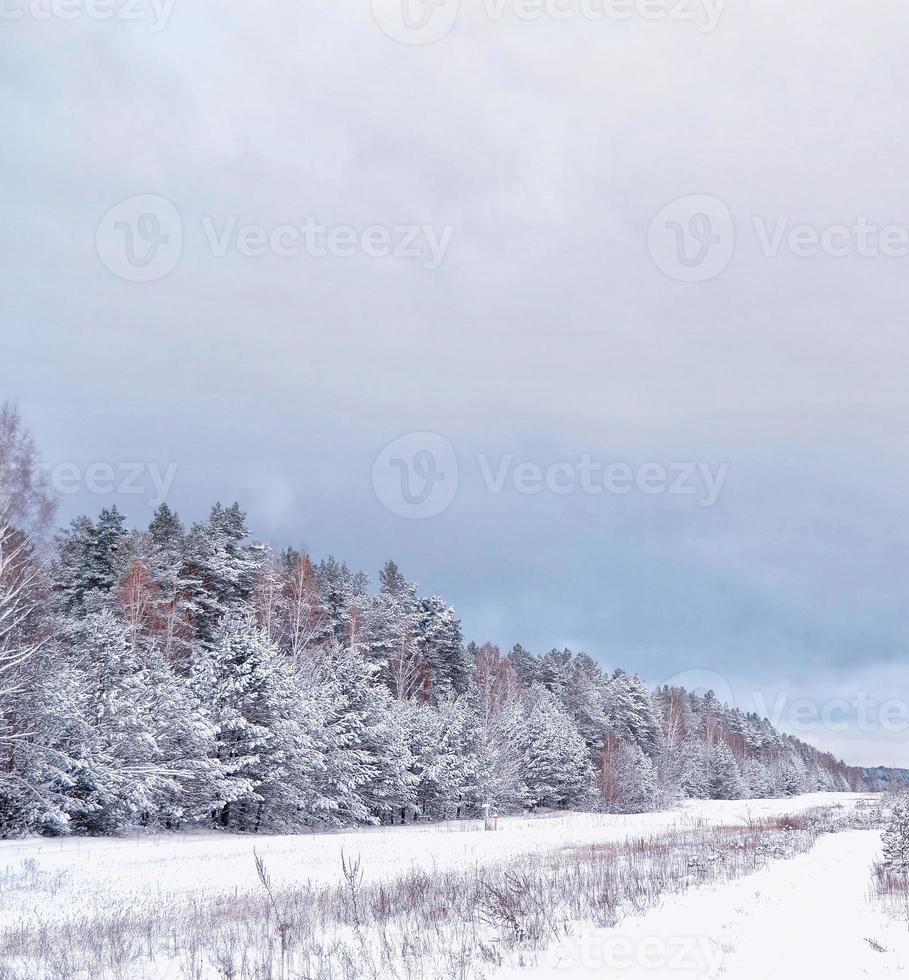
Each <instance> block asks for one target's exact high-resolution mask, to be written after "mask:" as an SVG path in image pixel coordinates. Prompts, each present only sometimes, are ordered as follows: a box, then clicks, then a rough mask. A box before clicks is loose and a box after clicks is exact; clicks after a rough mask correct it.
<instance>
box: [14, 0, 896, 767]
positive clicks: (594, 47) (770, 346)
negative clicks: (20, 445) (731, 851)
mask: <svg viewBox="0 0 909 980" xmlns="http://www.w3.org/2000/svg"><path fill="white" fill-rule="evenodd" d="M50 2H51V0H34V2H32V3H30V2H29V0H2V4H0V5H2V6H3V10H4V15H3V16H2V17H0V107H2V119H3V139H2V140H0V166H2V169H3V175H4V176H3V182H2V187H0V197H2V202H0V203H2V208H0V213H2V215H3V221H2V222H0V276H2V278H3V284H2V290H0V330H2V348H0V398H2V397H11V398H14V399H17V400H18V402H19V405H20V408H21V409H22V412H23V414H24V415H25V417H26V419H27V421H28V423H29V424H30V426H31V428H32V429H33V431H34V433H35V435H36V437H37V439H38V441H39V443H40V446H41V447H42V449H43V452H44V455H45V457H46V459H47V461H48V462H49V463H50V464H51V465H52V466H55V467H57V470H56V472H57V473H58V475H60V474H63V475H64V476H65V477H66V481H68V482H66V481H65V482H64V487H63V488H64V489H65V490H67V491H71V490H75V491H76V492H74V493H69V492H68V493H67V494H66V495H65V496H64V498H63V503H62V507H61V520H68V519H69V518H71V517H72V516H74V515H75V514H76V513H79V512H81V511H84V510H89V511H93V512H97V510H99V509H100V508H101V507H102V506H106V505H108V504H110V503H114V502H115V503H117V504H118V506H120V507H121V509H123V510H125V511H126V512H127V513H128V514H129V516H130V519H131V521H132V522H134V523H141V522H143V521H147V519H148V517H149V515H150V513H151V510H152V508H153V505H154V503H155V502H156V495H155V492H154V487H153V483H154V480H153V479H152V475H153V474H158V475H161V474H165V475H166V474H171V475H173V477H174V478H173V481H172V484H171V485H169V486H168V487H167V501H168V503H170V504H171V505H172V506H174V507H176V508H177V509H178V510H179V512H180V513H181V515H182V516H183V517H184V519H185V520H186V521H187V522H191V521H192V520H196V519H199V518H202V517H204V516H205V514H206V512H207V509H208V506H209V505H210V504H211V503H212V502H213V501H214V500H216V499H221V500H224V501H232V500H234V499H237V500H239V501H240V502H241V503H242V504H243V505H244V507H245V508H246V509H247V510H248V513H249V518H250V524H251V527H252V528H253V530H254V533H255V534H256V535H258V536H260V537H263V538H267V539H268V540H270V541H272V542H273V543H274V544H276V545H279V546H284V545H295V546H297V547H301V548H307V549H309V550H310V551H311V552H312V553H313V555H314V556H316V557H321V556H325V555H326V554H328V553H330V552H334V553H335V554H337V555H338V556H339V557H343V558H344V559H346V560H347V561H348V562H350V563H351V564H352V565H354V566H357V567H363V568H365V569H367V570H368V571H370V572H371V573H372V574H373V575H375V573H376V572H377V570H378V568H379V567H380V566H381V564H382V562H383V561H384V560H385V559H387V558H389V557H393V558H395V559H396V560H397V561H398V563H399V564H400V565H401V566H402V568H403V569H404V571H405V573H406V574H407V575H408V576H409V577H411V578H414V579H416V580H417V581H418V582H419V583H420V586H421V588H422V590H423V591H424V592H426V593H440V594H442V595H444V596H445V597H446V598H447V599H448V600H449V601H450V602H452V603H453V604H454V605H455V606H456V607H457V609H458V610H459V612H460V613H461V615H462V618H463V622H464V626H465V632H466V634H467V636H468V637H469V638H474V639H476V640H478V641H483V640H487V639H489V640H492V641H494V642H497V643H499V644H500V645H502V646H503V647H508V646H510V645H511V644H512V643H514V642H521V643H522V644H524V645H525V646H526V647H528V648H530V649H533V650H544V649H548V648H550V647H552V646H559V647H561V646H563V645H566V644H567V645H570V646H571V647H573V648H580V649H585V650H587V651H588V652H590V653H591V654H592V655H594V656H596V657H597V659H598V660H600V661H601V662H602V664H603V665H604V666H605V667H608V668H613V667H615V666H617V665H622V666H624V667H626V668H628V669H630V670H635V671H637V672H639V673H641V674H642V675H643V676H645V677H646V678H647V679H648V680H649V681H650V682H652V683H657V682H661V681H663V680H666V679H668V678H671V677H674V676H676V675H679V674H685V675H686V677H687V678H688V679H689V680H690V679H692V678H696V677H698V676H700V677H703V678H705V679H707V680H711V681H714V682H715V685H714V686H717V687H719V688H720V689H721V690H722V689H723V687H724V685H725V688H726V692H728V694H729V696H731V697H733V698H735V699H736V700H737V701H738V702H739V703H740V704H742V705H743V706H746V707H753V706H755V705H754V702H755V693H757V695H758V699H759V700H760V699H763V701H764V703H765V704H766V705H767V710H768V711H771V710H773V709H774V706H775V707H776V710H775V714H776V715H777V717H776V718H775V720H777V721H780V722H782V723H783V724H784V727H789V728H790V730H797V731H798V729H797V728H795V727H794V725H793V712H794V711H795V710H797V707H793V706H794V705H797V699H798V698H802V697H808V698H810V699H812V701H814V702H816V703H817V704H818V705H821V706H823V705H826V706H827V709H828V715H829V716H830V717H835V718H836V719H837V720H841V719H842V717H844V714H843V712H842V711H839V710H838V706H839V705H840V704H841V703H843V702H848V703H850V704H851V705H852V706H851V707H850V708H849V709H848V710H849V713H850V715H851V723H850V724H849V725H846V726H844V725H840V724H833V725H831V724H826V725H823V724H822V725H812V724H810V723H809V724H808V726H807V727H803V728H802V730H801V731H800V732H799V733H800V734H802V735H803V736H804V737H806V738H807V739H808V740H809V741H813V742H814V743H816V744H818V745H821V746H823V747H827V748H831V749H832V750H833V751H835V752H837V753H838V754H841V755H843V756H844V757H845V758H846V759H847V761H851V762H856V763H866V764H872V763H876V762H881V763H890V764H903V765H909V749H907V745H909V720H907V715H906V713H905V709H904V708H902V709H900V707H899V706H897V707H896V708H894V706H893V705H889V706H887V705H886V704H885V708H886V710H887V711H889V712H891V714H890V715H888V718H889V719H890V720H889V721H887V722H886V723H881V720H880V719H877V720H875V718H874V717H873V715H874V712H875V710H876V707H879V706H880V705H881V704H882V703H885V702H887V701H888V699H898V701H899V702H900V704H902V699H906V698H909V666H907V664H909V658H907V650H906V637H907V626H909V615H907V575H906V568H907V562H909V530H907V524H909V522H907V517H909V505H907V499H906V492H905V491H906V486H907V478H909V459H907V448H909V447H907V441H909V437H907V432H909V428H907V425H909V394H907V383H906V374H907V353H909V339H907V329H909V322H907V320H909V314H907V310H909V274H907V272H909V256H907V255H906V252H907V251H909V247H907V243H909V233H907V232H906V228H907V227H909V197H907V195H906V181H907V174H909V112H907V106H909V101H907V97H906V93H907V91H909V62H907V60H906V58H905V37H906V31H907V29H909V12H907V11H906V8H905V5H904V4H898V3H896V2H890V0H883V2H879V3H876V4H874V5H873V6H871V7H867V8H862V9H859V8H858V7H857V6H856V5H855V4H854V3H847V2H845V0H832V2H831V0H823V2H821V0H804V2H802V3H798V4H794V3H791V2H785V3H784V2H781V0H780V2H778V0H766V2H759V3H755V2H745V0H728V3H727V4H726V6H725V8H722V9H714V10H713V11H712V16H713V20H711V10H710V8H707V7H704V6H703V2H701V0H687V5H686V6H685V7H684V8H678V11H679V13H688V12H690V13H692V14H693V15H695V17H696V19H694V20H690V19H677V18H670V17H669V16H668V10H666V9H664V8H661V6H660V3H659V2H658V0H650V6H647V5H645V0H635V2H632V0H628V8H627V10H629V11H630V16H628V17H627V18H626V19H618V13H621V12H623V11H625V8H621V9H619V10H613V11H612V13H611V15H610V16H607V17H600V18H593V17H591V16H590V15H589V7H588V8H584V10H582V9H581V4H580V0H578V2H577V4H573V0H560V3H559V5H558V9H556V8H555V7H553V5H552V3H550V5H549V9H548V10H547V9H545V8H544V9H542V13H541V15H540V16H539V17H537V18H536V19H526V18H525V17H521V16H518V14H517V12H516V8H515V6H514V4H512V3H511V2H510V0H509V2H508V3H506V4H505V7H504V13H503V14H502V16H501V18H499V19H496V16H495V15H494V14H492V15H491V14H490V13H489V10H491V9H492V7H493V6H495V3H497V2H503V0H488V2H489V4H490V5H491V6H490V7H489V8H485V7H484V6H483V4H482V3H481V0H461V4H460V10H457V9H455V7H456V5H454V4H453V0H442V2H441V3H440V5H439V7H438V8H437V9H436V8H432V9H429V10H422V9H421V0H411V2H412V3H413V4H414V7H415V9H412V10H410V11H409V13H410V15H411V18H410V19H408V20H407V21H406V22H405V21H404V20H403V19H402V16H401V13H402V12H401V10H400V9H399V8H397V7H396V6H395V4H396V2H397V0H375V4H374V9H373V11H371V10H370V8H369V4H368V3H367V2H366V0H324V2H317V0H295V2H289V0H288V2H284V0H265V2H262V3H257V4H250V3H241V2H226V0H217V2H214V0H211V2H208V0H176V2H175V3H173V5H172V7H171V8H170V9H169V10H168V9H164V8H160V9H156V8H155V6H154V5H153V4H152V3H151V0H140V2H137V3H136V4H135V6H131V7H129V8H125V7H124V8H121V7H120V5H121V0H115V2H116V4H117V8H118V9H116V10H115V13H116V14H117V16H115V17H113V18H112V19H100V17H101V13H102V12H103V10H105V9H107V8H104V7H99V8H95V7H93V6H92V5H91V3H89V2H88V0H84V2H83V0H65V2H62V6H61V0H55V2H56V3H57V5H58V6H57V8H55V9H54V10H52V11H51V14H50V16H48V17H45V15H44V14H45V11H46V10H47V9H48V4H49V3H50ZM675 2H676V0H673V6H674V5H675ZM654 4H655V5H654ZM528 9H530V8H528ZM585 10H587V11H588V15H587V16H585V15H584V11H585ZM661 10H662V13H661V12H660V11H661ZM565 11H568V15H564V12H565ZM560 12H561V15H560V16H559V17H556V16H553V13H560ZM626 12H627V11H626ZM421 13H425V14H427V24H428V25H429V26H428V28H427V30H429V31H430V32H433V31H434V32H435V33H444V36H440V37H438V38H437V39H436V40H434V41H433V43H402V41H401V40H396V39H395V37H393V36H390V35H401V32H402V31H404V33H405V35H406V30H407V28H406V24H413V23H417V21H415V20H414V19H413V18H414V17H415V16H416V15H418V14H421ZM572 13H574V14H577V16H571V14H572ZM455 14H457V15H458V16H457V17H456V18H455ZM20 15H21V16H20ZM63 15H65V16H63ZM429 15H431V16H429ZM396 17H397V20H396V19H395V18H396ZM433 18H442V20H433ZM445 18H448V20H445ZM717 18H718V20H717ZM714 21H716V23H715V24H714ZM446 29H447V30H446ZM423 40H427V37H426V36H419V37H418V36H405V37H404V41H405V42H407V41H411V42H412V41H423ZM692 195H697V197H696V198H692V197H691V196H692ZM121 202H126V203H125V204H122V203H121ZM672 202H676V203H672ZM117 205H119V209H117V208H115V206H117ZM111 209H114V210H113V211H112V210H111ZM307 221H308V222H309V227H310V228H314V227H316V226H324V227H325V229H326V230H325V232H324V234H323V236H322V239H321V240H320V241H321V244H319V243H318V242H317V243H316V245H315V246H314V247H311V242H309V239H307V237H306V234H304V233H302V232H299V231H294V230H293V229H291V230H288V229H287V228H286V227H285V226H300V225H303V224H304V223H305V222H307ZM705 221H706V224H705ZM799 225H805V226H808V231H805V230H802V231H796V232H793V229H794V228H795V227H796V226H799ZM869 226H870V227H871V228H872V229H874V230H869ZM884 228H887V229H888V230H887V232H886V233H882V232H881V229H884ZM331 229H334V234H335V238H334V239H333V240H332V243H330V244H326V242H327V240H328V236H329V231H330V230H331ZM367 229H372V230H371V231H369V232H368V235H367V233H366V230H367ZM376 229H378V230H376ZM812 230H813V234H814V238H813V239H812ZM312 235H316V232H312ZM244 236H245V237H244ZM904 238H905V241H904ZM128 239H129V241H128ZM263 240H264V242H265V244H264V245H262V241H263ZM308 242H309V244H308ZM812 242H814V245H812ZM262 251H264V253H265V254H255V253H256V252H262ZM414 251H415V252H416V253H417V254H414V255H411V254H406V253H408V252H414ZM322 252H328V253H329V254H321V253H322ZM384 252H396V253H401V252H403V253H404V254H383V253H384ZM152 253H154V254H152ZM244 253H246V254H244ZM348 253H349V254H348ZM136 279H140V280H146V281H134V280H136ZM690 279H695V280H702V281H687V280H690ZM412 433H432V434H433V435H432V436H419V435H418V436H411V435H410V434H412ZM402 437H404V438H403V439H402ZM396 440H401V441H400V442H395V441H396ZM390 443H395V445H394V446H393V447H392V448H391V449H389V450H388V451H386V452H385V453H384V454H383V449H384V448H385V447H386V446H388V445H389V444H390ZM585 458H586V459H587V460H588V464H589V467H588V476H587V477H584V475H583V474H581V472H580V468H581V466H582V461H583V460H584V459H585ZM453 460H454V462H453ZM92 463H103V464H106V465H107V466H109V467H110V468H111V469H113V470H114V471H115V473H116V474H117V479H115V480H114V481H113V482H114V484H115V486H113V488H112V489H111V492H97V491H98V489H99V473H100V476H101V477H102V479H100V486H101V489H102V491H103V490H104V486H105V481H104V479H103V476H104V474H105V472H107V471H103V470H102V471H98V470H95V471H92V473H91V474H89V475H88V476H87V475H86V473H87V468H88V467H89V464H92ZM528 463H529V464H533V466H531V467H527V466H525V467H524V469H523V470H518V469H517V468H518V467H520V466H521V464H528ZM616 463H621V464H624V465H625V467H627V469H626V468H622V467H615V466H614V467H613V469H612V470H610V471H609V472H610V473H611V474H612V477H613V478H614V479H615V481H616V482H615V483H614V484H613V485H612V486H611V488H609V489H607V490H606V491H605V492H601V493H596V492H591V485H592V483H596V479H595V477H596V472H597V469H596V468H597V467H602V466H605V465H606V464H616ZM61 464H68V467H69V468H64V469H60V466H61ZM130 464H136V465H139V464H141V465H142V466H143V467H144V469H143V471H142V473H141V474H140V475H139V479H138V485H139V486H140V488H144V490H143V492H142V493H140V494H133V493H128V492H126V488H125V487H124V486H123V480H122V476H123V474H124V471H125V470H130ZM553 466H555V467H556V468H555V469H552V467H553ZM534 467H538V469H534ZM591 467H592V468H593V472H594V476H593V477H591V476H590V475H589V474H590V468H591ZM692 467H695V468H696V469H695V470H694V474H693V475H692V476H690V477H689V478H687V479H684V480H683V479H682V477H683V476H684V473H685V472H686V471H689V472H690V470H691V469H692ZM547 468H549V469H548V470H547ZM134 469H135V466H133V467H132V469H131V470H130V471H132V470H134ZM661 472H663V473H664V474H665V476H666V479H665V483H661V480H660V473H661ZM74 473H78V474H79V475H78V476H77V477H76V478H75V481H74V480H73V474H74ZM629 474H630V477H629ZM673 474H675V475H676V476H677V477H678V478H679V481H680V483H679V486H678V487H677V489H682V488H688V489H690V490H691V491H692V492H688V493H678V492H669V490H670V484H671V482H672V476H673ZM537 477H540V478H541V480H542V482H540V481H539V480H537ZM626 477H628V479H625V478H626ZM396 480H397V481H398V482H397V483H396V482H395V481H396ZM710 480H712V481H713V483H712V484H710V483H709V481H710ZM401 481H404V482H401ZM500 481H501V482H502V486H501V489H500V490H498V489H497V484H498V482H500ZM623 481H624V482H623ZM135 482H136V481H133V484H132V485H135ZM547 484H548V485H547ZM600 486H601V487H602V481H600ZM711 486H712V491H711ZM519 488H523V491H524V492H522V491H521V490H520V489H519ZM528 489H529V490H531V491H534V490H535V492H526V491H527V490H528ZM617 489H621V490H626V491H627V492H621V493H620V492H613V491H615V490H617ZM455 490H456V492H455ZM408 508H410V510H408ZM420 508H422V511H420ZM402 513H403V516H402ZM724 693H725V692H724ZM865 696H867V697H868V698H870V699H871V701H872V702H873V706H872V708H871V709H868V708H856V707H855V704H854V702H855V700H856V699H861V698H862V697H865ZM778 699H782V700H778ZM831 699H843V701H842V702H840V701H831ZM757 706H758V707H760V704H758V705H757ZM831 706H832V707H831ZM831 711H832V712H833V714H832V715H831V714H830V713H831ZM869 711H870V712H871V715H872V717H871V720H870V721H869V720H868V717H867V716H868V714H869ZM863 712H864V716H865V717H864V720H863V717H862V715H863ZM894 712H895V714H894Z"/></svg>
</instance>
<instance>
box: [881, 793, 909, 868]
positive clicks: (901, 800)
mask: <svg viewBox="0 0 909 980" xmlns="http://www.w3.org/2000/svg"><path fill="white" fill-rule="evenodd" d="M882 839H883V844H884V865H885V866H886V867H887V869H888V870H890V871H902V872H907V871H909V796H899V797H897V798H896V801H895V802H894V804H893V809H892V810H891V812H890V819H889V821H888V822H887V826H886V828H885V829H884V833H883V838H882Z"/></svg>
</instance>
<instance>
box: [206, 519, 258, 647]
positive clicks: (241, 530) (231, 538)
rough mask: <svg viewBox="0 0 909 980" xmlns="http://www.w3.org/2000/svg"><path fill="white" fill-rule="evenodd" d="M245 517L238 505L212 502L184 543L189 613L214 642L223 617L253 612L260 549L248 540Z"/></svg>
mask: <svg viewBox="0 0 909 980" xmlns="http://www.w3.org/2000/svg"><path fill="white" fill-rule="evenodd" d="M248 537H249V531H248V530H247V527H246V515H245V514H244V513H243V511H242V510H240V507H239V506H238V505H237V504H232V505H231V506H230V507H222V506H221V504H215V506H214V507H212V509H211V514H210V515H209V518H208V520H207V521H205V522H203V523H200V524H196V525H194V526H193V529H192V531H191V532H190V535H189V540H188V542H187V577H188V578H189V579H190V580H191V581H192V583H193V595H192V604H191V607H190V611H191V614H192V618H193V625H194V627H195V631H196V635H197V636H198V638H199V639H200V640H201V641H202V643H203V644H211V643H213V642H214V639H215V636H216V634H217V632H218V627H219V625H220V623H221V621H222V620H223V619H224V618H225V617H226V616H227V615H229V614H230V615H234V616H237V615H246V614H247V613H249V612H251V610H252V597H253V591H254V589H255V584H256V576H257V575H258V572H259V568H260V566H261V564H262V561H263V558H264V555H263V548H262V546H261V545H258V544H249V543H247V539H248Z"/></svg>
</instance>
